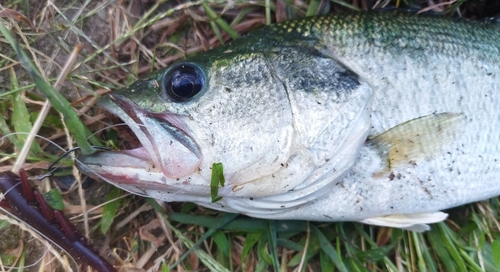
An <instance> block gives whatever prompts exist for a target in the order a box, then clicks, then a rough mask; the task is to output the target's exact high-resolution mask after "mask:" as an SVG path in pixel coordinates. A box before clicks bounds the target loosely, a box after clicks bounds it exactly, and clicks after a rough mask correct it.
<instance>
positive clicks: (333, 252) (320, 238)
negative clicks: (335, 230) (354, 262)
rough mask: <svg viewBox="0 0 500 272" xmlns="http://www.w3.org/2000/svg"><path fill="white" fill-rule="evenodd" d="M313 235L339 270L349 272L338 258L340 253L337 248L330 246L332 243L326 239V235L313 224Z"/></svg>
mask: <svg viewBox="0 0 500 272" xmlns="http://www.w3.org/2000/svg"><path fill="white" fill-rule="evenodd" d="M311 234H312V235H314V236H316V238H317V239H318V241H319V246H320V248H321V250H322V251H324V252H325V253H326V255H327V256H328V257H330V259H331V260H332V261H333V263H334V264H335V266H336V267H337V269H338V270H340V271H342V272H347V268H346V267H345V265H344V264H343V263H342V262H341V260H340V259H339V257H338V253H337V251H336V250H335V248H334V247H333V246H332V245H331V244H330V241H329V240H328V239H327V238H326V237H325V235H324V234H323V233H322V232H321V230H320V229H319V228H318V227H316V226H315V225H312V224H311Z"/></svg>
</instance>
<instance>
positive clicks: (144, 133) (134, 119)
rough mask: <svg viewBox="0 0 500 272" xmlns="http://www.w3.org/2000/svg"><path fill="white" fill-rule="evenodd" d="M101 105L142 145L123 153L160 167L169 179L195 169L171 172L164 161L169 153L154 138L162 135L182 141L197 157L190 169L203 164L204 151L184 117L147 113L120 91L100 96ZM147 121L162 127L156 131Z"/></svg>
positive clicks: (168, 138) (165, 113) (167, 113)
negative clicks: (126, 127) (119, 93)
mask: <svg viewBox="0 0 500 272" xmlns="http://www.w3.org/2000/svg"><path fill="white" fill-rule="evenodd" d="M99 105H100V106H102V107H103V108H104V109H105V110H106V111H108V112H110V113H112V114H114V115H116V116H118V117H119V118H120V119H122V121H123V122H125V123H126V124H127V126H128V127H129V128H130V129H131V131H132V132H133V133H134V134H135V136H136V137H137V139H138V140H139V142H140V144H141V147H139V148H135V149H130V150H121V151H119V152H121V153H122V154H127V155H129V156H132V157H135V158H139V159H141V160H144V161H145V162H148V163H150V164H152V165H156V166H158V168H160V169H162V170H163V172H164V174H165V175H166V176H167V177H169V178H180V177H183V176H186V173H187V172H192V171H187V170H185V171H182V172H181V173H172V171H171V170H170V169H168V167H167V166H166V164H165V158H166V157H168V154H164V153H165V152H164V150H162V148H163V147H164V146H158V142H159V141H158V140H155V138H162V139H165V141H167V140H170V142H172V141H175V142H178V143H180V144H182V145H183V146H184V147H185V148H186V149H187V150H188V151H189V152H190V153H191V154H192V156H194V157H195V158H191V160H192V161H193V160H196V161H197V162H192V163H191V165H190V167H189V168H190V170H194V168H197V167H198V165H199V164H200V163H201V160H202V153H201V150H200V148H199V146H198V144H197V143H196V141H195V140H194V137H193V136H192V134H191V133H190V131H189V128H188V127H187V125H186V123H185V122H184V121H183V120H182V116H180V115H178V114H175V113H171V112H168V111H165V112H161V113H152V112H147V111H145V110H143V109H141V108H140V107H139V106H137V105H136V104H135V103H133V102H131V101H129V100H128V99H127V98H125V97H123V96H121V95H117V94H112V95H108V96H106V97H104V98H101V100H100V101H99ZM145 122H149V123H151V122H152V123H154V124H156V125H158V127H159V128H156V130H155V131H153V132H152V131H151V130H150V129H149V128H148V124H146V123H145ZM158 134H161V135H158ZM160 142H161V141H160ZM188 151H184V152H185V153H181V154H186V153H187V152H188ZM108 152H116V151H108ZM192 156H191V157H192ZM107 163H109V165H110V166H113V163H112V162H110V161H107Z"/></svg>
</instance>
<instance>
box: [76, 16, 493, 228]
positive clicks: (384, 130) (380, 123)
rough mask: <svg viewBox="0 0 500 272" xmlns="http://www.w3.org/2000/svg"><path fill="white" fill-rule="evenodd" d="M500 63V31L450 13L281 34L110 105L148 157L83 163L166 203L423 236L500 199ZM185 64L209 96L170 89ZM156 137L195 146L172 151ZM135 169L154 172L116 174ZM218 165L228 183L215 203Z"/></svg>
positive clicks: (126, 154)
mask: <svg viewBox="0 0 500 272" xmlns="http://www.w3.org/2000/svg"><path fill="white" fill-rule="evenodd" d="M499 53H500V30H499V29H498V27H496V26H494V25H490V24H487V23H480V22H469V21H465V20H460V19H449V18H444V17H440V16H416V15H412V14H406V13H398V12H383V13H353V14H336V15H326V16H320V17H308V18H304V19H301V20H296V21H290V22H284V23H281V24H276V25H272V26H269V27H266V28H263V29H260V30H257V31H254V32H253V33H250V34H249V35H247V36H245V37H243V38H241V39H238V40H235V41H233V42H231V43H229V44H227V45H224V46H221V47H219V48H216V49H214V50H211V51H208V52H206V53H202V54H199V55H196V56H194V57H191V58H189V59H188V60H186V61H185V62H181V63H180V64H177V65H174V66H171V67H167V68H166V69H164V70H159V71H157V72H155V73H153V74H151V75H150V76H148V77H147V78H145V79H143V80H142V81H139V82H137V83H135V84H132V85H131V86H130V87H128V88H125V89H123V90H119V91H117V92H115V93H114V94H112V95H111V96H109V97H105V98H103V99H102V100H101V105H103V107H104V108H105V109H107V110H108V111H110V112H112V113H114V114H115V115H117V116H119V117H121V118H122V119H123V120H124V121H125V122H126V123H127V124H128V125H129V126H130V127H131V128H132V130H133V131H134V132H135V133H136V135H137V136H138V139H139V140H140V141H141V143H142V144H143V146H144V147H145V148H142V149H141V148H139V151H127V150H124V151H120V152H102V153H99V154H97V155H92V156H81V157H80V158H79V159H80V162H79V163H78V165H79V168H80V169H81V170H82V171H83V172H85V173H87V174H90V175H94V176H97V177H100V178H102V179H103V180H106V181H108V182H110V183H112V184H115V185H117V186H119V187H121V188H124V189H125V190H128V191H131V192H134V193H137V194H141V195H146V196H150V197H154V198H158V199H162V200H165V201H193V202H196V203H198V204H200V205H203V206H206V207H210V208H214V209H218V210H222V211H228V212H239V213H243V214H246V215H249V216H254V217H260V218H271V219H303V220H315V221H360V222H364V223H368V224H376V225H383V226H392V227H399V228H406V229H412V230H415V231H423V230H426V229H428V226H427V225H426V224H428V223H433V222H438V221H441V220H444V219H445V218H446V214H444V213H442V212H439V211H440V210H443V209H447V208H450V207H454V206H457V205H461V204H465V203H469V202H473V201H479V200H484V199H487V198H489V197H493V196H497V195H499V194H500V182H499V178H498V176H499V175H500V163H499V160H500V144H499V142H500V111H499V108H500V83H498V82H499V77H500V66H499V63H500V54H499ZM184 66H186V67H192V68H190V69H192V70H196V69H198V70H199V71H201V72H199V73H198V74H197V75H202V77H203V82H204V85H203V88H202V89H201V90H200V92H199V93H198V94H196V95H193V96H192V97H189V98H188V99H186V101H183V102H178V101H174V100H172V99H171V98H169V96H168V92H167V91H166V90H165V89H164V87H162V86H163V82H165V81H166V80H169V79H168V76H167V75H169V74H170V73H171V72H172V71H176V69H177V70H178V69H181V68H179V67H184ZM182 69H183V68H182ZM179 71H182V70H179ZM186 76H188V77H189V76H192V75H186ZM133 112H145V113H147V112H150V113H151V114H154V115H155V116H166V117H165V118H167V119H166V120H165V124H163V126H175V128H171V129H166V127H164V129H161V126H158V127H156V125H155V124H156V123H158V122H159V123H161V122H162V121H161V120H160V119H155V120H154V122H151V121H149V120H147V119H144V121H143V122H146V123H147V126H145V127H143V129H144V130H146V132H144V131H143V130H140V129H139V127H140V126H138V125H141V124H140V123H138V122H139V121H137V120H135V119H134V118H133V114H132V113H133ZM141 116H143V115H141ZM144 116H146V117H144V118H147V116H148V115H147V114H144ZM168 118H170V119H174V120H175V122H172V121H171V120H170V119H168ZM148 126H149V127H148ZM168 131H181V132H182V133H178V134H176V136H175V137H174V135H171V134H169V132H168ZM176 137H177V138H176ZM182 137H186V138H185V139H183V138H182ZM151 138H155V139H162V141H163V139H165V140H170V141H174V142H175V141H181V142H184V143H186V142H189V143H195V145H196V146H194V144H193V145H191V146H185V148H184V147H181V146H180V145H177V146H178V147H177V146H176V145H171V146H170V147H169V146H168V145H167V146H165V147H164V148H168V149H169V150H167V151H165V152H162V150H156V149H157V147H155V146H156V145H157V144H155V143H157V142H158V141H157V140H151ZM181 148H182V150H181ZM134 152H135V153H134ZM196 152H198V153H196ZM134 154H143V155H142V157H140V158H138V157H137V155H134ZM144 154H147V155H144ZM169 154H170V156H171V157H172V156H173V157H174V158H171V157H168V156H169ZM175 154H179V155H175ZM182 154H184V155H188V157H189V158H190V159H189V161H186V162H183V160H182V156H181V155H182ZM147 156H149V158H148V157H147ZM175 156H179V157H175ZM162 158H168V160H164V159H162ZM126 161H136V162H137V161H138V162H140V163H135V164H136V165H141V167H142V168H139V169H138V168H134V167H131V165H130V164H129V163H118V162H126ZM158 161H160V162H162V161H165V162H171V161H172V162H175V167H180V168H183V167H184V168H185V169H184V170H183V171H180V172H178V173H182V174H183V175H185V176H181V177H173V176H169V173H170V172H169V171H170V170H169V167H172V166H170V165H169V164H167V163H166V164H164V165H158V163H157V162H158ZM216 162H221V163H222V165H223V166H224V176H225V178H226V184H225V186H224V187H220V188H219V191H218V196H220V197H222V198H221V199H220V200H218V201H217V202H212V199H211V197H210V192H211V191H210V177H211V165H212V164H213V163H216ZM183 163H185V165H184V164H183ZM145 165H146V166H145ZM148 165H149V166H148ZM190 169H194V170H190ZM190 171H191V172H190Z"/></svg>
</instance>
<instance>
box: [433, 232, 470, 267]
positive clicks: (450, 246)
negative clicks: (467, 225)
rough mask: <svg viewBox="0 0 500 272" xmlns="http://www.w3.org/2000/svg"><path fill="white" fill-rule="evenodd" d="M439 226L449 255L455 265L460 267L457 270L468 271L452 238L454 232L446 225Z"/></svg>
mask: <svg viewBox="0 0 500 272" xmlns="http://www.w3.org/2000/svg"><path fill="white" fill-rule="evenodd" d="M437 226H438V228H439V230H440V233H441V238H443V242H444V245H445V247H446V249H447V251H448V253H449V254H450V256H451V258H452V259H453V260H454V262H455V264H456V265H457V266H458V267H457V270H458V271H467V267H466V265H465V262H464V259H463V258H462V257H460V253H459V252H458V250H457V248H456V247H455V244H454V243H453V240H452V238H451V237H450V235H452V230H450V228H449V227H448V226H447V225H446V224H444V223H439V224H437Z"/></svg>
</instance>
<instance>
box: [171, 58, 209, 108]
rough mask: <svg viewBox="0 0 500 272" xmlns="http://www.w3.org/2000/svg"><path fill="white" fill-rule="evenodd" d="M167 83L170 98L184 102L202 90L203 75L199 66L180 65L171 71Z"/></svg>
mask: <svg viewBox="0 0 500 272" xmlns="http://www.w3.org/2000/svg"><path fill="white" fill-rule="evenodd" d="M165 84H166V86H165V87H166V88H165V89H166V91H167V94H168V95H169V96H170V98H172V99H173V100H174V101H179V102H182V101H186V100H188V99H190V98H192V97H193V96H195V95H196V94H197V93H199V92H200V91H201V89H202V87H203V75H202V74H201V72H200V71H199V68H197V67H195V66H193V65H180V66H179V67H176V68H173V69H172V70H170V71H169V73H168V75H167V77H166V81H165Z"/></svg>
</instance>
